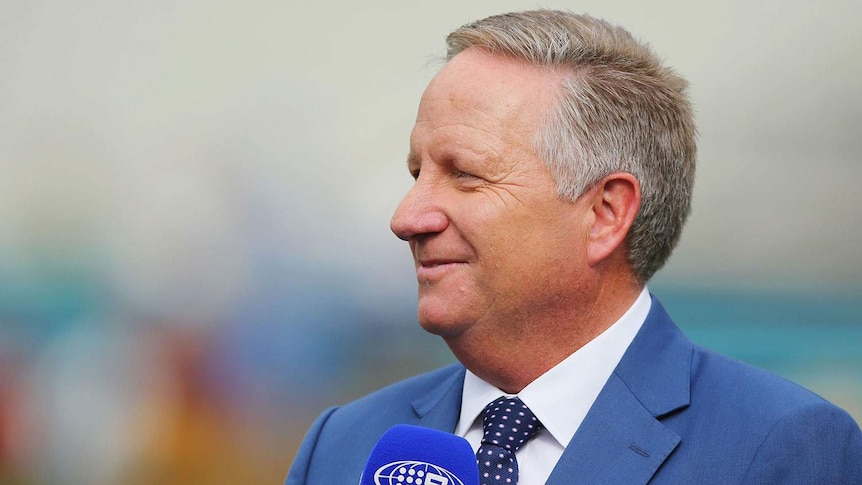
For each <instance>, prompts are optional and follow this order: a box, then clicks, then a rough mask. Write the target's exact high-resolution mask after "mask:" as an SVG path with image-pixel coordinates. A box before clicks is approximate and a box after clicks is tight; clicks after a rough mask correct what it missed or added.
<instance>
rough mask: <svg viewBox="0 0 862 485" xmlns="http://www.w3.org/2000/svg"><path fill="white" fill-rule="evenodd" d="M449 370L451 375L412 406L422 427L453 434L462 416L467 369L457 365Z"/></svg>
mask: <svg viewBox="0 0 862 485" xmlns="http://www.w3.org/2000/svg"><path fill="white" fill-rule="evenodd" d="M447 370H449V375H447V376H446V377H444V378H443V379H442V380H441V381H440V382H439V383H438V384H436V385H434V386H432V387H431V388H430V389H428V392H426V393H424V394H422V395H421V396H420V397H419V398H418V399H416V400H414V401H413V402H412V403H411V404H412V405H413V411H415V412H416V416H417V417H418V418H419V425H420V426H425V427H427V428H433V429H438V430H440V431H445V432H447V433H453V432H454V431H455V425H456V424H457V422H458V416H460V414H461V393H462V391H463V390H464V374H465V372H466V369H464V367H463V366H462V365H461V364H455V365H452V366H450V367H449V368H448V369H447Z"/></svg>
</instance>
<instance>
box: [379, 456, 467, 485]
mask: <svg viewBox="0 0 862 485" xmlns="http://www.w3.org/2000/svg"><path fill="white" fill-rule="evenodd" d="M374 485H464V482H462V481H461V480H460V479H459V478H458V477H456V476H455V474H453V473H452V472H450V471H449V470H447V469H445V468H441V467H439V466H437V465H434V464H431V463H426V462H424V461H406V460H405V461H394V462H392V463H389V464H387V465H383V466H382V467H380V468H378V469H377V471H376V472H374Z"/></svg>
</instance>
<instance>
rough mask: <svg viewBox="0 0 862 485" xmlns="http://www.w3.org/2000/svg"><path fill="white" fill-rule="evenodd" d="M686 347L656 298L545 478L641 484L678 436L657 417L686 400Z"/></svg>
mask: <svg viewBox="0 0 862 485" xmlns="http://www.w3.org/2000/svg"><path fill="white" fill-rule="evenodd" d="M691 353H692V345H691V343H690V342H689V341H688V339H686V338H685V336H683V334H682V332H681V331H680V330H679V329H678V328H677V327H676V325H674V324H673V322H672V321H671V320H670V317H669V316H668V315H667V313H666V312H665V310H664V308H662V306H661V304H660V303H659V302H658V300H657V299H655V298H653V302H652V308H651V309H650V313H649V315H648V316H647V319H646V321H645V322H644V325H643V327H641V330H640V331H639V332H638V335H637V336H636V337H635V339H634V341H633V342H632V344H631V345H630V346H629V348H628V350H627V351H626V353H625V355H624V356H623V358H622V360H621V361H620V363H619V365H618V366H617V368H616V370H615V371H614V373H613V374H612V375H611V377H610V378H609V379H608V382H607V384H605V387H604V388H603V389H602V392H601V393H600V394H599V397H598V398H597V399H596V402H595V403H594V405H593V407H592V408H591V409H590V411H589V413H588V414H587V416H586V418H585V419H584V422H583V423H582V424H581V426H580V428H579V429H578V431H577V433H575V436H574V438H572V441H571V442H570V443H569V445H568V446H567V447H566V450H565V452H564V453H563V456H562V457H561V458H560V461H559V462H558V463H557V466H556V468H554V471H553V472H552V473H551V476H550V477H549V479H548V482H547V483H548V485H563V484H565V485H572V484H588V483H621V484H624V483H646V482H648V481H649V480H650V478H651V477H652V475H653V474H654V473H655V471H656V470H657V469H658V467H659V466H661V464H662V463H663V462H664V460H665V459H666V458H667V457H668V456H669V455H670V453H671V452H672V451H673V450H674V449H675V448H676V447H677V445H678V444H679V442H680V437H679V436H678V435H677V434H675V433H674V432H673V431H671V430H670V429H668V428H666V427H665V426H664V425H663V424H662V423H661V422H660V421H659V420H658V418H660V417H662V416H665V415H667V414H668V413H671V412H673V411H675V410H678V409H681V408H683V407H685V406H687V405H688V403H689V397H690V394H689V383H690V374H691Z"/></svg>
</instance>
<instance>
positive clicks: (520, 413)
mask: <svg viewBox="0 0 862 485" xmlns="http://www.w3.org/2000/svg"><path fill="white" fill-rule="evenodd" d="M540 429H542V423H540V422H539V420H538V419H536V416H535V415H534V414H533V412H532V411H530V408H528V407H527V405H526V404H524V403H523V402H522V401H521V400H520V399H518V398H517V397H511V398H508V397H500V398H499V399H495V400H493V401H491V403H489V404H488V405H487V406H485V411H484V414H483V416H482V430H483V431H484V436H483V437H482V443H483V444H488V445H496V446H500V447H502V448H505V449H507V450H509V451H511V452H512V453H514V452H516V451H518V449H519V448H520V447H521V445H523V444H524V443H526V442H527V441H529V440H530V438H532V437H533V436H535V435H536V433H538V432H539V430H540Z"/></svg>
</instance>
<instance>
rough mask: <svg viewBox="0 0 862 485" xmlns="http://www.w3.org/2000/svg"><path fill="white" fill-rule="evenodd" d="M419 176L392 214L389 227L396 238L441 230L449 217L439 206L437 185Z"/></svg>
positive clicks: (447, 223) (404, 238)
mask: <svg viewBox="0 0 862 485" xmlns="http://www.w3.org/2000/svg"><path fill="white" fill-rule="evenodd" d="M422 175H424V173H423V174H421V175H420V176H419V179H418V180H416V183H415V184H413V187H412V188H411V189H410V190H409V191H408V192H407V194H406V195H405V196H404V198H403V199H401V203H400V204H398V207H397V208H396V209H395V213H394V214H392V220H391V221H389V228H390V229H392V232H393V233H395V235H396V236H398V239H402V240H404V241H409V240H411V239H413V238H415V237H417V236H421V235H423V234H435V233H439V232H443V230H445V229H446V227H448V226H449V218H448V217H447V216H446V213H445V212H444V211H443V209H442V208H441V207H440V205H439V202H440V194H439V189H440V188H439V187H435V186H434V184H432V183H430V182H429V181H427V180H425V179H424V178H423V176H422Z"/></svg>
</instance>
